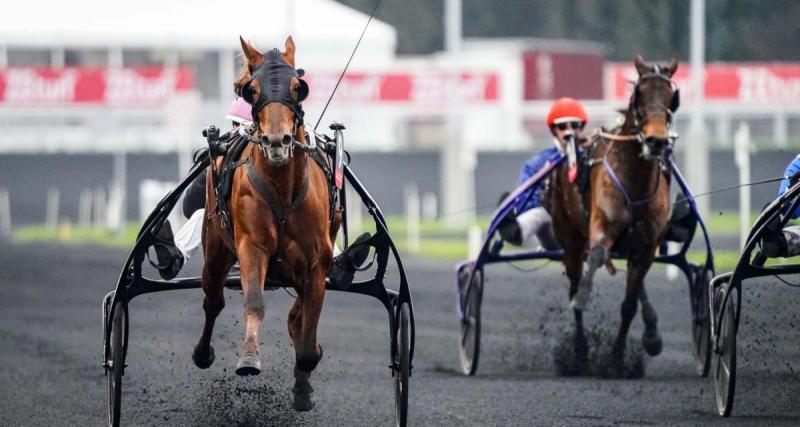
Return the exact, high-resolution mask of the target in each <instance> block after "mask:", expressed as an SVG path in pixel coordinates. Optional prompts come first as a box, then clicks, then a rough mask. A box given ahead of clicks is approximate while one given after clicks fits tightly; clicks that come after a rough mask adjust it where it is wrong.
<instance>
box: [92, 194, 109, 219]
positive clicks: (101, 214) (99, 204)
mask: <svg viewBox="0 0 800 427" xmlns="http://www.w3.org/2000/svg"><path fill="white" fill-rule="evenodd" d="M92 198H93V201H92V205H93V206H92V210H93V211H94V212H93V213H94V216H93V223H94V226H95V227H98V228H107V227H108V223H107V222H106V220H107V215H106V209H107V205H106V190H105V189H104V188H103V187H97V188H96V189H95V190H94V192H93V195H92Z"/></svg>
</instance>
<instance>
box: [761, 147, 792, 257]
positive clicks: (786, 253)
mask: <svg viewBox="0 0 800 427" xmlns="http://www.w3.org/2000/svg"><path fill="white" fill-rule="evenodd" d="M798 180H800V154H798V155H797V157H795V158H794V159H793V160H792V161H791V162H790V163H789V165H788V166H786V170H785V171H784V172H783V180H781V185H780V187H779V188H778V197H780V196H782V195H783V194H784V193H786V191H787V190H788V189H789V187H791V186H792V185H794V184H795V183H796V182H797V181H798ZM791 217H792V219H796V218H798V217H800V206H798V207H797V209H795V211H794V212H792V213H791ZM761 250H762V251H763V253H764V255H766V256H768V257H770V258H778V257H781V258H789V257H793V256H797V255H800V226H797V225H795V226H791V227H786V228H784V229H783V230H780V221H778V219H777V218H776V220H775V221H773V222H772V223H770V224H769V225H768V226H767V231H766V232H765V233H764V237H763V238H762V240H761Z"/></svg>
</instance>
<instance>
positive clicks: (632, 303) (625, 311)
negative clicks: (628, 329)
mask: <svg viewBox="0 0 800 427" xmlns="http://www.w3.org/2000/svg"><path fill="white" fill-rule="evenodd" d="M638 308H639V302H638V301H637V300H635V299H631V300H626V301H622V306H621V307H620V310H619V312H620V315H622V318H623V319H625V320H630V319H633V316H636V311H637V310H638Z"/></svg>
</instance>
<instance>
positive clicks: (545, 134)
mask: <svg viewBox="0 0 800 427" xmlns="http://www.w3.org/2000/svg"><path fill="white" fill-rule="evenodd" d="M584 104H585V106H586V109H587V112H588V114H589V116H590V118H591V120H590V125H591V126H596V125H605V126H611V125H613V124H614V123H615V121H616V120H617V118H618V117H619V114H618V113H617V112H616V109H617V108H621V107H623V106H624V105H622V104H621V103H618V102H608V101H586V102H585V103H584ZM227 106H228V103H227V101H225V102H219V101H205V102H203V103H202V104H201V105H200V106H199V107H198V108H197V109H196V112H194V113H193V117H192V118H191V120H183V121H180V122H178V123H177V124H176V122H175V120H170V114H172V116H174V115H175V112H174V111H169V109H168V108H158V109H149V110H144V109H141V110H136V109H125V110H122V109H109V108H100V107H72V108H36V109H33V108H30V109H25V108H9V107H0V129H1V130H2V131H0V153H2V152H16V153H21V152H23V153H24V152H115V151H118V150H120V149H122V150H124V151H131V152H174V151H176V150H177V149H185V148H186V144H187V142H186V140H187V138H188V140H189V141H188V144H189V145H190V146H191V147H192V148H198V147H200V146H202V145H203V140H202V138H201V137H200V129H193V128H192V129H189V128H182V127H181V126H183V127H187V126H189V125H188V124H189V123H191V124H192V127H194V126H198V127H202V126H204V125H207V124H216V125H218V126H223V127H224V126H227V125H228V123H227V121H226V120H225V119H224V118H223V116H224V114H225V110H226V108H227ZM549 107H550V101H536V102H526V103H521V104H520V105H519V108H509V107H508V106H507V105H502V104H496V105H478V106H469V105H467V106H464V107H463V108H462V112H463V113H462V117H461V123H462V126H461V127H462V132H461V134H462V137H463V138H464V141H463V143H464V144H467V145H469V146H472V147H474V148H476V149H478V150H506V149H528V148H533V147H544V146H546V145H548V144H549V143H550V142H549V141H550V134H549V131H548V130H547V128H546V126H545V125H544V120H545V116H546V114H547V111H548V109H549ZM320 110H321V106H317V105H307V106H306V111H307V116H306V122H307V126H308V127H311V126H312V125H313V124H314V123H315V122H316V119H317V114H318V112H319V111H320ZM688 110H689V109H688V108H686V109H685V111H681V110H679V111H678V114H677V115H676V123H675V124H676V130H677V132H678V133H679V134H681V135H685V134H686V130H687V125H688V115H687V114H688ZM446 112H447V111H446V108H445V107H443V106H437V105H423V106H408V105H392V104H379V105H370V106H353V105H341V106H339V105H336V103H335V102H334V103H333V104H332V106H331V108H330V109H329V111H328V113H327V114H326V116H325V118H324V120H323V122H322V124H321V126H320V128H321V130H323V131H327V124H328V123H330V122H332V121H341V122H343V123H345V125H346V126H347V131H346V136H347V144H348V147H349V148H352V149H356V150H358V149H362V150H378V151H380V150H387V151H390V150H397V149H415V148H423V149H425V148H429V149H437V148H439V146H440V144H441V141H442V140H443V139H444V137H445V136H444V135H445V129H444V128H445V121H446V120H445V118H446V117H445V114H446ZM705 116H706V135H708V136H709V138H710V139H709V142H710V146H711V147H712V148H730V149H733V132H734V130H735V129H736V128H737V127H738V125H739V124H741V123H747V124H748V125H749V126H750V129H751V135H752V140H753V144H754V146H755V147H757V148H768V147H772V148H785V147H789V146H800V138H798V137H797V136H796V135H800V105H792V104H774V105H767V104H740V103H735V104H732V103H710V102H709V103H706V104H705Z"/></svg>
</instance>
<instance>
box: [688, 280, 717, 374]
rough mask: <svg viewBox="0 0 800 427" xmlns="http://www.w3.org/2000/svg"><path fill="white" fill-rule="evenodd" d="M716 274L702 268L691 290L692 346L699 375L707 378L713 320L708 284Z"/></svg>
mask: <svg viewBox="0 0 800 427" xmlns="http://www.w3.org/2000/svg"><path fill="white" fill-rule="evenodd" d="M713 277H714V272H713V271H711V270H706V268H705V267H700V268H698V269H697V270H695V274H694V280H693V282H694V283H693V284H692V289H691V298H692V307H693V309H692V344H693V349H692V350H693V351H692V355H693V356H694V362H695V367H696V368H697V374H698V375H700V376H702V377H705V376H707V375H708V372H709V370H710V369H709V368H710V367H711V319H710V316H709V305H708V293H709V290H708V284H709V283H710V282H711V279H712V278H713Z"/></svg>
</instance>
